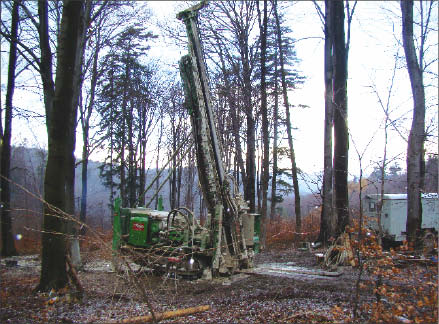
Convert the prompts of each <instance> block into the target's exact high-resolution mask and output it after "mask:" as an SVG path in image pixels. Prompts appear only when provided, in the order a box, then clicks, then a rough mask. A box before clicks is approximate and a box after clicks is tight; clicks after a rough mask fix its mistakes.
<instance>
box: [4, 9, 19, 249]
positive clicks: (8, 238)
mask: <svg viewBox="0 0 439 324" xmlns="http://www.w3.org/2000/svg"><path fill="white" fill-rule="evenodd" d="M20 3H21V0H18V1H14V4H13V6H12V22H11V43H10V47H9V66H8V84H7V88H6V102H5V104H6V107H5V128H4V130H3V133H2V134H1V136H2V137H1V143H0V144H1V149H0V150H1V162H0V163H1V164H0V170H1V175H2V178H1V179H0V183H1V189H0V190H1V196H0V197H1V198H0V199H1V231H2V250H1V255H2V256H5V257H7V256H12V255H16V254H17V250H16V249H15V244H14V236H13V234H12V219H11V213H10V208H11V190H10V186H9V181H8V180H9V178H10V171H11V170H10V167H11V136H12V110H13V109H12V98H13V96H14V90H15V68H16V66H17V38H18V21H19V19H20V16H19V6H20ZM0 124H1V119H0Z"/></svg>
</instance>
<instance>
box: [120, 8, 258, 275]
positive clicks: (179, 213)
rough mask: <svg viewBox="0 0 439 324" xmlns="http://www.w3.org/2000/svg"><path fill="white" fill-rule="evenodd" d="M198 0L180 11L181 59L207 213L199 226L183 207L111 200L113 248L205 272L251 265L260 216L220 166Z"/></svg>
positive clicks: (182, 269) (149, 261)
mask: <svg viewBox="0 0 439 324" xmlns="http://www.w3.org/2000/svg"><path fill="white" fill-rule="evenodd" d="M206 4H207V3H206V2H201V3H200V4H198V5H196V6H193V7H191V8H189V9H186V10H184V11H182V12H180V13H179V14H178V15H177V18H178V19H180V20H181V21H183V23H184V24H185V26H186V32H187V36H188V48H189V54H187V55H185V56H183V57H182V58H181V60H180V74H181V79H182V81H183V88H184V94H185V107H186V109H187V110H188V113H189V115H190V119H191V124H192V135H193V140H194V144H195V150H196V159H197V168H198V178H199V182H200V186H201V190H202V194H203V198H204V200H205V202H206V206H207V210H208V215H207V221H206V224H204V226H201V225H200V224H198V222H197V220H196V218H195V217H194V215H193V214H192V212H191V211H190V210H188V209H187V208H184V207H183V208H178V209H175V210H172V211H170V212H169V213H167V212H164V211H156V210H151V209H148V208H120V201H116V204H115V216H114V231H113V233H114V234H113V248H114V249H121V250H122V251H124V250H125V251H126V250H128V249H131V250H132V249H133V248H134V249H135V251H136V254H137V255H141V256H143V257H140V258H135V259H136V260H138V261H139V260H143V261H142V262H144V263H145V260H147V261H146V263H147V264H148V265H153V266H158V267H166V268H169V267H172V268H173V269H175V272H176V273H179V274H182V275H195V276H201V275H204V277H206V278H209V277H211V276H218V275H229V274H232V273H234V272H236V271H238V270H240V269H247V268H251V267H253V255H254V253H255V251H257V249H258V242H259V231H260V229H259V226H260V224H259V217H258V215H256V214H250V213H249V207H248V205H247V203H246V202H245V201H244V199H243V197H242V195H241V194H240V193H239V189H238V187H237V185H236V184H235V181H234V179H233V177H231V176H229V175H227V174H226V173H225V171H224V165H223V162H222V156H221V154H222V150H221V145H220V143H219V140H218V136H217V131H216V127H215V121H214V113H213V109H212V101H211V98H210V92H209V82H208V77H207V68H206V65H205V63H204V59H203V49H202V44H201V40H200V36H199V30H198V26H197V19H198V11H199V10H200V9H202V8H203V7H204V6H205V5H206Z"/></svg>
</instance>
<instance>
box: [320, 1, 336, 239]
mask: <svg viewBox="0 0 439 324" xmlns="http://www.w3.org/2000/svg"><path fill="white" fill-rule="evenodd" d="M332 7H333V3H332V1H330V0H325V14H324V17H323V18H324V32H325V47H324V70H325V71H324V81H325V124H324V141H323V142H324V146H323V188H322V194H323V197H322V200H323V206H322V212H321V217H320V232H319V238H318V241H320V242H323V243H324V244H325V243H326V242H328V239H329V238H330V237H331V236H332V234H333V233H332V223H333V222H332V215H333V209H332V204H333V199H332V196H333V195H332V176H333V172H332V171H333V170H332V122H333V104H332V92H333V91H332V79H333V58H332V34H333V32H332V26H333V17H334V15H333V14H332V11H331V8H332Z"/></svg>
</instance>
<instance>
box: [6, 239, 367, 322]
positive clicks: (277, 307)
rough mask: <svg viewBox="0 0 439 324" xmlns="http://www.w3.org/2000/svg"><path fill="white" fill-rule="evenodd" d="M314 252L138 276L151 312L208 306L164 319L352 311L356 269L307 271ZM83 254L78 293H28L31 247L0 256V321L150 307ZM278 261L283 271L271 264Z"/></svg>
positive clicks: (293, 318)
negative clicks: (232, 268)
mask: <svg viewBox="0 0 439 324" xmlns="http://www.w3.org/2000/svg"><path fill="white" fill-rule="evenodd" d="M315 253H316V251H312V252H311V251H300V250H297V249H293V248H291V247H285V246H284V247H278V248H271V249H269V250H266V251H264V252H263V253H260V254H258V255H257V257H256V260H255V261H256V262H255V263H256V266H257V269H259V270H260V271H255V272H256V273H253V274H239V275H235V276H234V277H233V278H232V279H226V278H224V279H215V280H211V281H205V280H204V281H203V280H195V281H189V280H175V279H171V278H169V277H163V276H162V277H160V276H152V275H149V276H145V275H142V276H139V279H140V280H142V283H143V284H144V286H145V287H146V292H147V294H148V299H149V302H150V303H151V305H152V307H153V309H154V312H156V313H159V312H164V311H169V310H175V309H182V308H188V307H195V306H202V305H209V306H210V309H209V310H207V311H204V312H200V313H197V314H193V315H188V316H185V317H179V318H175V319H172V320H164V321H162V322H163V323H335V322H338V320H337V314H338V315H340V314H341V315H343V313H344V312H345V313H351V312H352V305H353V301H354V299H355V293H356V290H355V283H356V280H357V271H356V270H355V269H353V268H351V267H342V268H339V269H338V271H339V272H342V274H341V275H340V276H335V277H332V276H319V275H312V274H311V275H310V273H312V271H321V270H322V269H321V268H320V266H319V264H318V262H317V258H316V256H315ZM83 260H84V261H85V266H84V269H83V270H82V271H79V273H78V276H79V279H80V281H81V284H82V286H83V287H84V289H85V293H84V295H83V296H82V298H81V299H80V300H78V299H77V298H75V295H74V294H72V293H70V292H69V291H67V290H66V291H64V292H62V291H61V292H53V293H52V294H47V293H44V294H43V293H33V289H34V288H35V287H36V285H37V284H38V280H39V272H40V260H39V258H38V256H37V255H33V256H21V257H15V258H12V259H11V258H10V259H2V260H0V304H1V305H0V306H1V308H0V322H1V323H108V322H112V321H113V322H114V321H122V320H123V319H127V318H132V317H136V316H144V315H148V314H149V310H148V307H147V304H146V303H145V301H144V299H142V298H141V297H140V294H139V293H138V290H137V289H136V288H135V287H134V286H133V285H129V284H128V283H127V282H126V280H122V278H121V277H122V276H121V274H118V273H116V272H114V271H112V267H111V261H109V260H108V258H107V259H105V258H101V257H100V256H99V253H96V251H95V252H90V253H88V254H87V253H85V254H84V257H83ZM15 261H17V264H15ZM283 266H285V267H286V268H287V270H286V271H284V272H282V271H277V270H276V269H277V268H278V267H283ZM288 267H296V268H295V269H302V271H292V270H288V269H290V268H288ZM297 267H299V268H297ZM261 269H262V270H261ZM264 269H265V270H264ZM310 271H311V272H310ZM374 298H375V297H374V295H373V294H372V292H371V289H370V288H369V289H366V290H361V293H360V297H359V301H360V303H371V302H373V300H374ZM345 315H346V314H345Z"/></svg>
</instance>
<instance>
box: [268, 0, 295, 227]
mask: <svg viewBox="0 0 439 324" xmlns="http://www.w3.org/2000/svg"><path fill="white" fill-rule="evenodd" d="M274 16H275V19H276V30H277V42H278V48H279V60H280V72H281V80H282V93H283V97H284V105H285V112H286V126H287V134H288V146H289V149H290V161H291V173H292V176H293V189H294V211H295V215H296V232H298V233H300V232H301V231H302V216H301V210H300V192H299V180H298V178H297V166H296V156H295V153H294V145H293V135H292V126H291V116H290V103H289V101H288V92H287V91H288V89H287V83H286V75H285V74H286V73H285V68H284V49H283V45H282V34H281V29H280V22H279V15H278V12H277V1H275V6H274Z"/></svg>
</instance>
